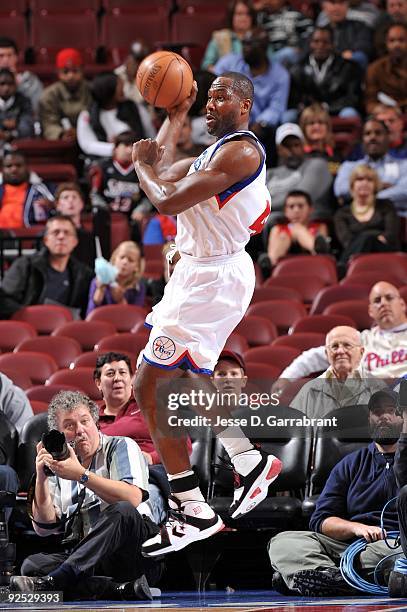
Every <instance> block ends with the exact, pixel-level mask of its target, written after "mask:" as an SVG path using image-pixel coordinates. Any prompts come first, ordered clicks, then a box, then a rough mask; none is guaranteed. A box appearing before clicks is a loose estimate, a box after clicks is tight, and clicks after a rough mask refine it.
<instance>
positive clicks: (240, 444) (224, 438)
mask: <svg viewBox="0 0 407 612" xmlns="http://www.w3.org/2000/svg"><path fill="white" fill-rule="evenodd" d="M217 438H218V440H220V441H221V443H222V445H223V447H224V449H225V451H226V452H227V454H228V455H229V457H230V458H232V457H234V456H235V455H238V454H239V453H244V452H246V451H249V450H252V449H253V448H254V446H253V444H252V443H251V442H250V440H249V438H246V436H245V435H244V433H243V431H242V430H241V428H240V427H239V426H237V425H233V426H230V427H226V429H224V430H223V431H222V432H221V433H220V434H218V436H217Z"/></svg>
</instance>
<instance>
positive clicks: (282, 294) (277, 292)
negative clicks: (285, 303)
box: [250, 279, 302, 304]
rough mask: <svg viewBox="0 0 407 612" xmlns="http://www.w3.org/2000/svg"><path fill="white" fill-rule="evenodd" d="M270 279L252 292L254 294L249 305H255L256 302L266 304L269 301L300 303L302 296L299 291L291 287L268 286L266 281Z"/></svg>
mask: <svg viewBox="0 0 407 612" xmlns="http://www.w3.org/2000/svg"><path fill="white" fill-rule="evenodd" d="M269 280H271V279H267V281H266V282H265V283H264V285H262V286H261V287H259V288H258V289H255V290H254V294H253V297H252V301H251V302H250V303H251V304H257V302H267V301H270V300H297V301H298V302H302V296H301V293H300V292H299V291H297V290H296V289H293V288H291V287H283V286H281V285H279V286H278V287H274V286H272V287H271V286H269V284H268V281H269Z"/></svg>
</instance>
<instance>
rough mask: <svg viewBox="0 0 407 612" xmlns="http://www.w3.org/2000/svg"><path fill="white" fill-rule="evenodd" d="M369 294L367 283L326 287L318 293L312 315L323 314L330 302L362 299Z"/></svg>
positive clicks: (312, 307) (313, 304)
mask: <svg viewBox="0 0 407 612" xmlns="http://www.w3.org/2000/svg"><path fill="white" fill-rule="evenodd" d="M368 296H369V288H368V287H367V286H366V285H356V284H353V283H352V284H351V285H331V286H330V287H324V288H323V289H321V290H320V291H318V293H317V294H316V296H315V298H314V300H313V302H312V304H311V309H310V312H309V313H310V315H316V314H322V313H323V311H324V310H325V308H327V307H328V306H329V305H330V304H336V303H337V302H341V301H342V300H360V299H366V300H367V298H368Z"/></svg>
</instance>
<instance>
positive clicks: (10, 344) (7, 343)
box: [0, 321, 37, 353]
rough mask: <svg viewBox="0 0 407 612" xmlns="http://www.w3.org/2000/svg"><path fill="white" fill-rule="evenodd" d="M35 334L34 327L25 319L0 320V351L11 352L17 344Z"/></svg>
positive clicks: (33, 336)
mask: <svg viewBox="0 0 407 612" xmlns="http://www.w3.org/2000/svg"><path fill="white" fill-rule="evenodd" d="M36 335H37V332H36V330H35V328H34V327H33V326H32V325H30V324H29V323H25V321H0V351H1V352H2V353H11V352H12V351H14V349H15V347H16V346H17V344H19V343H20V342H22V341H23V340H28V339H29V338H35V336H36Z"/></svg>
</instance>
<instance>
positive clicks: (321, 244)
mask: <svg viewBox="0 0 407 612" xmlns="http://www.w3.org/2000/svg"><path fill="white" fill-rule="evenodd" d="M314 251H315V253H317V254H318V255H324V254H326V253H329V252H330V248H329V243H328V241H327V239H326V238H325V236H321V234H318V236H317V237H316V238H315V242H314Z"/></svg>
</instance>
